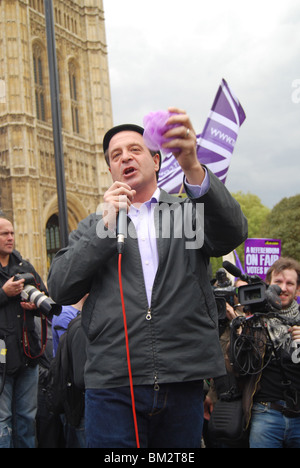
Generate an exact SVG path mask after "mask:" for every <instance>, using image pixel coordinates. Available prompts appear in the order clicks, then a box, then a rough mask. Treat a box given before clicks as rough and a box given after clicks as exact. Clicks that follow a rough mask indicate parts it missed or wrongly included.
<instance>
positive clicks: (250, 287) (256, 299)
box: [223, 262, 282, 315]
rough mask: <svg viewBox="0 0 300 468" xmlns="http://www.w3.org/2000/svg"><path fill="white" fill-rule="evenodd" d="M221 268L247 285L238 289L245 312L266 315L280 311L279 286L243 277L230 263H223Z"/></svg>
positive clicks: (250, 277)
mask: <svg viewBox="0 0 300 468" xmlns="http://www.w3.org/2000/svg"><path fill="white" fill-rule="evenodd" d="M223 267H224V268H225V269H226V270H227V271H228V272H229V273H230V274H232V275H234V276H235V277H238V278H240V279H241V280H243V281H245V282H246V283H248V284H247V285H245V286H240V287H239V288H238V299H239V303H240V305H242V306H244V308H245V312H251V314H253V315H254V314H262V315H266V314H269V313H273V312H278V311H280V310H281V309H282V303H281V299H280V297H279V296H280V294H281V289H280V287H279V286H277V285H271V286H269V285H267V284H266V283H265V282H264V281H263V280H262V279H261V278H260V277H259V276H249V275H243V274H242V272H241V270H240V269H239V268H237V267H236V266H235V265H233V264H232V263H230V262H224V263H223Z"/></svg>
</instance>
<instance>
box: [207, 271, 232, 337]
mask: <svg viewBox="0 0 300 468" xmlns="http://www.w3.org/2000/svg"><path fill="white" fill-rule="evenodd" d="M212 285H213V293H214V296H215V301H216V304H217V309H218V320H219V333H220V335H222V333H223V332H224V330H225V328H226V324H227V322H228V320H227V317H226V302H228V304H230V305H231V306H232V307H233V306H234V296H236V295H237V291H236V288H234V287H233V286H232V283H231V281H230V279H229V278H228V276H227V274H226V271H225V270H224V268H220V269H219V270H218V271H217V273H216V278H214V279H213V280H212Z"/></svg>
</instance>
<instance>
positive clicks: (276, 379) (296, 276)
mask: <svg viewBox="0 0 300 468" xmlns="http://www.w3.org/2000/svg"><path fill="white" fill-rule="evenodd" d="M266 282H267V284H269V288H268V289H267V290H265V289H264V288H265V286H264V284H263V282H261V283H258V282H257V281H256V282H255V281H253V282H252V286H250V287H249V288H250V289H249V288H248V287H247V286H246V287H245V288H244V291H245V294H246V293H247V291H250V292H248V293H247V297H248V298H249V301H248V304H249V305H248V306H247V308H249V311H248V312H250V314H248V316H247V319H246V320H243V321H241V322H238V321H237V323H236V324H235V325H234V327H233V328H236V332H234V333H233V334H232V343H231V351H232V352H231V357H230V362H232V363H233V367H234V369H235V371H236V372H237V373H238V374H239V376H240V379H239V382H240V384H241V385H242V388H243V401H244V414H245V428H250V448H300V349H299V344H300V343H299V340H300V310H299V305H298V303H297V301H296V298H297V293H299V290H300V264H299V262H297V261H295V260H294V259H291V258H285V257H282V258H280V259H279V260H277V261H276V262H275V263H274V264H273V265H272V266H271V267H270V269H269V271H268V273H267V278H266ZM264 290H265V291H266V292H265V293H263V291H264ZM258 291H260V293H258ZM263 294H265V298H263ZM244 296H245V297H244V299H245V298H246V295H244ZM250 296H252V299H250ZM259 296H261V302H260V300H259ZM240 297H241V298H242V297H243V295H241V296H240ZM240 302H241V303H242V304H244V301H243V300H242V299H240ZM246 302H247V301H246Z"/></svg>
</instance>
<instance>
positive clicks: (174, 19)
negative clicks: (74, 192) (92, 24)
mask: <svg viewBox="0 0 300 468" xmlns="http://www.w3.org/2000/svg"><path fill="white" fill-rule="evenodd" d="M104 11H105V19H106V37H107V44H108V59H109V68H110V82H111V94H112V104H113V118H114V124H115V125H118V124H121V123H125V122H127V123H129V122H130V123H137V124H142V122H143V117H144V116H145V115H146V114H148V113H149V112H151V111H157V110H162V109H167V108H168V107H169V106H176V107H180V108H182V109H185V110H186V111H187V112H188V114H189V115H190V116H191V119H192V122H193V125H194V128H195V130H196V132H197V133H201V132H202V130H203V127H204V124H205V122H206V119H207V116H208V113H209V110H210V108H211V106H212V103H213V101H214V98H215V95H216V92H217V90H218V87H219V85H220V82H221V79H222V78H225V79H226V81H227V82H228V83H229V85H230V87H231V88H232V90H233V91H234V93H235V95H236V96H237V97H238V99H239V100H240V102H241V104H242V106H243V108H244V110H245V112H246V115H247V119H246V121H245V123H244V124H243V126H242V128H241V130H240V134H239V137H238V141H237V145H236V148H235V152H234V155H233V158H232V163H231V167H230V171H229V176H228V179H227V184H226V185H227V187H228V188H229V190H230V191H231V192H237V191H239V190H242V191H243V192H245V193H247V192H251V193H254V194H256V195H258V196H259V197H260V199H261V201H262V203H263V204H264V205H266V206H268V207H270V208H272V207H273V206H274V205H275V204H277V203H278V202H279V201H280V200H281V199H282V198H284V197H290V196H293V195H296V194H298V193H300V2H299V0H285V1H281V0H280V1H279V0H275V1H274V0H273V1H272V0H252V1H251V2H242V1H241V0H227V1H226V2H224V0H209V1H203V0H186V1H185V2H183V1H182V0H180V1H179V0H151V1H148V0H126V1H124V0H104Z"/></svg>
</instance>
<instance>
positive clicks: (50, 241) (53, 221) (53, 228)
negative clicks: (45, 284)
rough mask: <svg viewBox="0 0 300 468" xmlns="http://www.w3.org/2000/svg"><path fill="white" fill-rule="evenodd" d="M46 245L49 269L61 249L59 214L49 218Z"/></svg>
mask: <svg viewBox="0 0 300 468" xmlns="http://www.w3.org/2000/svg"><path fill="white" fill-rule="evenodd" d="M46 245H47V266H48V270H49V268H50V266H51V263H52V261H53V259H54V257H55V255H56V254H57V252H58V251H59V250H60V248H61V246H60V235H59V221H58V216H57V215H53V216H51V218H50V219H49V221H48V223H47V226H46Z"/></svg>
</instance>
